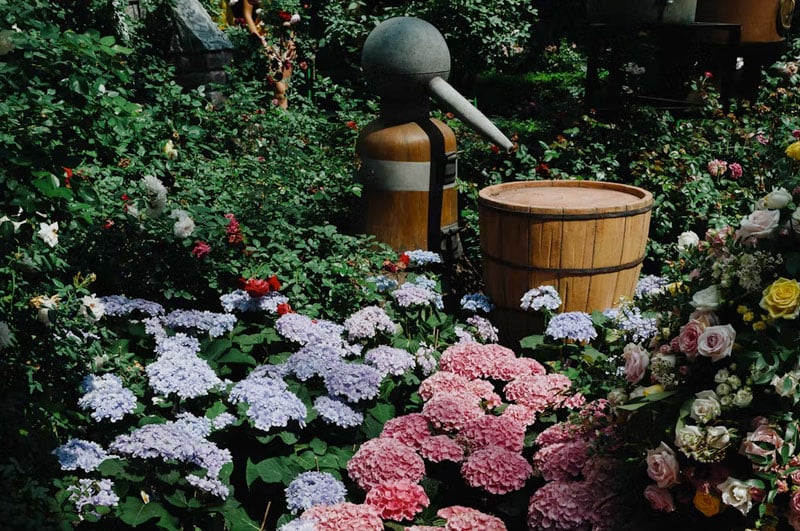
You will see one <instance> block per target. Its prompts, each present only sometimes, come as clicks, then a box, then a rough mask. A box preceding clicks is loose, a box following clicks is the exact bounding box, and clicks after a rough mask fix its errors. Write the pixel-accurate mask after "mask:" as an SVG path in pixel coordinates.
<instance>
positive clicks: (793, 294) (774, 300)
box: [759, 277, 800, 319]
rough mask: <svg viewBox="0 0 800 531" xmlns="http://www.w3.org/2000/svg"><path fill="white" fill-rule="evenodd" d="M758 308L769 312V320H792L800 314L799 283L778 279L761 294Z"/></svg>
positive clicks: (792, 280)
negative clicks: (780, 318)
mask: <svg viewBox="0 0 800 531" xmlns="http://www.w3.org/2000/svg"><path fill="white" fill-rule="evenodd" d="M761 295H762V297H761V302H760V303H759V306H761V307H762V308H763V309H765V310H767V311H768V312H769V316H770V318H771V319H777V318H779V317H782V318H784V319H794V318H796V317H797V315H798V314H799V313H800V282H797V281H796V280H794V279H791V280H790V279H788V278H783V277H781V278H779V279H778V280H776V281H775V282H773V283H772V284H770V285H769V286H767V288H766V289H765V290H764V291H763V292H762V294H761Z"/></svg>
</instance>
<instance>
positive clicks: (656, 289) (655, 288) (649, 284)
mask: <svg viewBox="0 0 800 531" xmlns="http://www.w3.org/2000/svg"><path fill="white" fill-rule="evenodd" d="M667 284H669V282H668V281H667V279H665V278H661V277H659V276H656V275H647V276H644V277H642V278H640V279H639V282H638V283H637V284H636V291H635V292H634V297H636V298H637V299H641V298H642V297H649V296H652V295H656V294H658V293H661V292H662V291H663V290H664V288H665V287H666V286H667Z"/></svg>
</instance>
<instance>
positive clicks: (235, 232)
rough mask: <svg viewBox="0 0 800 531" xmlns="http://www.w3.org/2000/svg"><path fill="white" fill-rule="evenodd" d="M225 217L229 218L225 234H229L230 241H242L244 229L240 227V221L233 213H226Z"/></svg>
mask: <svg viewBox="0 0 800 531" xmlns="http://www.w3.org/2000/svg"><path fill="white" fill-rule="evenodd" d="M225 219H227V220H228V226H227V227H225V234H227V235H228V243H242V231H241V229H240V228H239V222H238V221H237V220H236V216H234V215H233V214H225Z"/></svg>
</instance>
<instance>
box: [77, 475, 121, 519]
mask: <svg viewBox="0 0 800 531" xmlns="http://www.w3.org/2000/svg"><path fill="white" fill-rule="evenodd" d="M67 492H68V493H69V501H70V502H72V503H74V504H75V510H76V511H77V513H78V514H83V511H84V508H85V507H86V506H89V507H116V506H117V505H118V504H119V496H117V494H116V493H115V492H114V482H113V481H111V480H110V479H100V480H94V479H80V480H78V484H77V485H70V486H69V487H67ZM91 514H92V515H93V516H96V517H100V516H101V515H100V513H98V512H96V511H91Z"/></svg>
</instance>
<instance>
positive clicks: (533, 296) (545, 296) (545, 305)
mask: <svg viewBox="0 0 800 531" xmlns="http://www.w3.org/2000/svg"><path fill="white" fill-rule="evenodd" d="M560 306H561V296H560V295H559V294H558V291H556V288H554V287H553V286H547V285H545V286H539V287H538V288H533V289H531V290H528V291H526V292H525V294H524V295H523V296H522V299H521V300H520V308H522V309H523V310H531V309H533V310H535V311H537V312H538V311H540V310H542V309H545V310H550V311H555V310H557V309H558V308H559V307H560Z"/></svg>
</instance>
